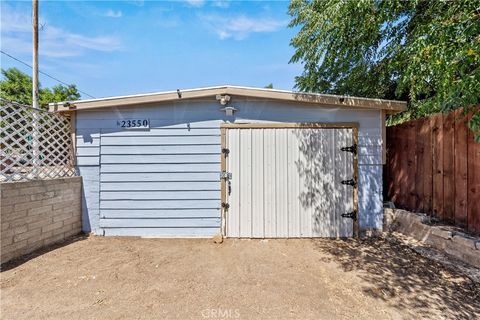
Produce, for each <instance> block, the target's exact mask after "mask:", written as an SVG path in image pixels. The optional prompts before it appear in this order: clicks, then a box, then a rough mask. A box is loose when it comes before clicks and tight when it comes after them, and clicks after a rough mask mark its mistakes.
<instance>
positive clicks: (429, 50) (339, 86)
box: [289, 0, 480, 140]
mask: <svg viewBox="0 0 480 320" xmlns="http://www.w3.org/2000/svg"><path fill="white" fill-rule="evenodd" d="M479 8H480V1H478V0H453V1H445V0H409V1H406V0H358V1H354V0H351V1H348V0H344V1H342V0H293V1H292V2H291V3H290V6H289V13H290V15H291V16H292V21H291V22H290V26H291V27H300V30H299V32H298V33H297V34H296V35H295V36H294V37H293V39H292V40H291V45H292V46H293V47H294V48H295V53H294V55H293V57H292V59H291V62H300V63H302V64H303V66H304V71H303V73H302V75H300V76H298V77H296V79H295V80H296V87H297V89H299V90H302V91H314V92H325V93H333V94H345V95H356V96H364V97H366V96H368V97H376V98H386V99H402V100H407V101H408V102H409V108H408V111H407V112H405V113H403V114H401V115H398V116H396V117H394V118H393V119H390V123H394V122H401V121H404V120H408V119H412V118H417V117H422V116H425V115H428V114H431V113H435V112H448V111H450V110H452V109H455V108H459V107H466V108H467V109H469V108H470V107H472V106H473V105H476V104H478V103H479V102H480V9H479ZM477 110H478V109H477ZM469 125H470V128H471V129H472V130H474V131H475V132H476V133H477V138H478V140H480V137H479V135H478V134H479V133H480V131H479V129H480V113H479V112H478V111H477V112H476V113H475V114H474V116H473V118H472V120H471V121H470V123H469Z"/></svg>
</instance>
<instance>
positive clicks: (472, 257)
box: [384, 209, 480, 268]
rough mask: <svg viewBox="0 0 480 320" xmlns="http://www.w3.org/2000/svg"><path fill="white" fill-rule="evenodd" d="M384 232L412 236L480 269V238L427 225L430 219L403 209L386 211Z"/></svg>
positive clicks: (448, 228) (451, 229)
mask: <svg viewBox="0 0 480 320" xmlns="http://www.w3.org/2000/svg"><path fill="white" fill-rule="evenodd" d="M384 217H385V219H384V230H385V231H396V232H400V233H403V234H405V235H407V236H410V237H412V238H414V239H416V240H418V241H420V242H422V243H424V244H427V245H429V246H431V247H433V248H435V249H437V250H440V251H443V252H444V253H446V254H449V255H451V256H454V257H455V258H457V259H460V260H462V261H463V262H466V263H468V264H470V265H473V266H475V267H477V268H480V237H474V236H470V235H467V234H465V233H463V232H459V231H457V230H456V228H454V227H448V226H435V225H429V224H428V223H425V222H426V221H428V217H427V216H426V215H423V214H419V213H413V212H409V211H406V210H402V209H385V214H384Z"/></svg>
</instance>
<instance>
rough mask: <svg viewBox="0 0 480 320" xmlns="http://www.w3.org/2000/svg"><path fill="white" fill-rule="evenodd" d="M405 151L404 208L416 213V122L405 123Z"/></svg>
mask: <svg viewBox="0 0 480 320" xmlns="http://www.w3.org/2000/svg"><path fill="white" fill-rule="evenodd" d="M406 130H407V132H406V133H407V134H406V137H407V149H405V153H406V155H407V172H406V174H407V176H406V187H407V193H406V195H407V198H406V199H405V201H406V206H407V208H408V210H410V211H414V212H416V211H417V195H416V188H415V182H416V181H415V173H416V171H417V157H416V150H417V145H416V139H415V138H416V121H409V122H408V123H407V129H406Z"/></svg>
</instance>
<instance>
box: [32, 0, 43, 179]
mask: <svg viewBox="0 0 480 320" xmlns="http://www.w3.org/2000/svg"><path fill="white" fill-rule="evenodd" d="M32 40H33V41H32V44H33V47H32V49H33V52H32V65H33V68H32V69H33V71H32V72H33V74H32V107H33V108H34V109H33V110H32V160H33V170H32V172H31V173H32V174H33V176H34V177H35V178H37V179H38V177H39V169H40V165H41V164H40V146H39V136H38V135H39V132H38V126H39V118H40V117H39V116H40V115H39V112H38V110H37V109H38V108H39V105H38V0H32Z"/></svg>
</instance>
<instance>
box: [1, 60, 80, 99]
mask: <svg viewBox="0 0 480 320" xmlns="http://www.w3.org/2000/svg"><path fill="white" fill-rule="evenodd" d="M2 77H3V79H2V80H0V97H1V98H4V99H6V100H9V101H15V102H18V103H22V104H27V105H31V104H32V78H31V77H30V76H29V75H27V74H25V73H23V72H21V71H20V70H18V69H16V68H9V69H2ZM79 98H80V93H78V91H77V88H76V86H75V85H73V84H71V85H68V86H64V85H57V86H54V87H52V88H51V89H50V88H40V90H39V100H40V101H39V103H40V105H41V106H45V105H47V104H48V103H50V102H60V101H73V100H78V99H79Z"/></svg>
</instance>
